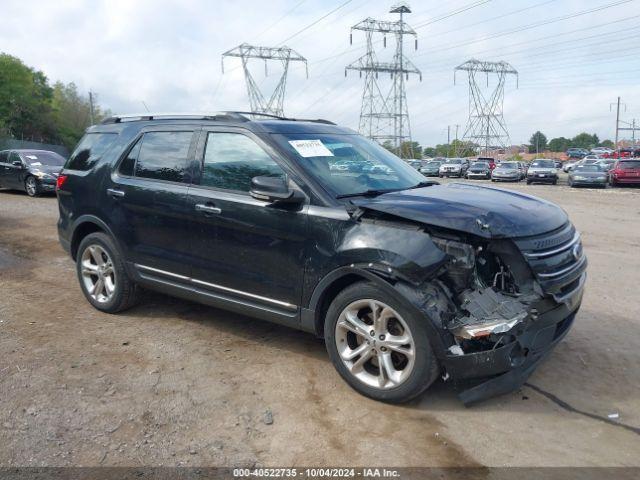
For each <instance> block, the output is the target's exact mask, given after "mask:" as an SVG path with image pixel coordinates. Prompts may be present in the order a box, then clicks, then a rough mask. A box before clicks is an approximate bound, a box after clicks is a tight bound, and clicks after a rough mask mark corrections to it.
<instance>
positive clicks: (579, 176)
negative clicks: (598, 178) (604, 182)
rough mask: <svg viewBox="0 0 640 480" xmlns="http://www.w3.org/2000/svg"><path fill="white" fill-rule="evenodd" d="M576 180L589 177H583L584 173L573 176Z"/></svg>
mask: <svg viewBox="0 0 640 480" xmlns="http://www.w3.org/2000/svg"><path fill="white" fill-rule="evenodd" d="M573 179H574V180H586V179H587V177H583V176H582V175H576V176H575V177H573Z"/></svg>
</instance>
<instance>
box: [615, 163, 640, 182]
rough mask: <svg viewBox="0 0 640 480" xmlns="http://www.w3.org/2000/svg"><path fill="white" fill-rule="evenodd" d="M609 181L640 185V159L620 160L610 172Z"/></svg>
mask: <svg viewBox="0 0 640 480" xmlns="http://www.w3.org/2000/svg"><path fill="white" fill-rule="evenodd" d="M609 183H611V186H612V187H616V186H618V185H623V184H624V185H640V160H626V159H625V160H618V161H617V162H616V163H615V165H614V167H613V169H612V170H611V171H610V172H609Z"/></svg>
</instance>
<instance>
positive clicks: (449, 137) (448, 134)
mask: <svg viewBox="0 0 640 480" xmlns="http://www.w3.org/2000/svg"><path fill="white" fill-rule="evenodd" d="M450 153H451V125H447V158H449V154H450Z"/></svg>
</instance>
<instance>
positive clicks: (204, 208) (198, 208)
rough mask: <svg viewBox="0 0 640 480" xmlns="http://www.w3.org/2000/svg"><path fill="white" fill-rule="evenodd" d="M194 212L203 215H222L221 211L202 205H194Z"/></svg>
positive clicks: (211, 206)
mask: <svg viewBox="0 0 640 480" xmlns="http://www.w3.org/2000/svg"><path fill="white" fill-rule="evenodd" d="M196 211H197V212H204V213H222V210H221V209H219V208H218V207H214V206H213V205H205V204H204V203H196Z"/></svg>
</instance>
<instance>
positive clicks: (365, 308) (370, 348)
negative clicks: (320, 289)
mask: <svg viewBox="0 0 640 480" xmlns="http://www.w3.org/2000/svg"><path fill="white" fill-rule="evenodd" d="M428 322H430V320H429V319H428V318H426V316H425V315H424V314H423V313H419V314H418V313H417V312H416V311H415V310H413V307H412V306H411V304H410V303H408V302H407V303H405V300H404V299H403V297H402V295H401V294H399V293H398V292H393V291H391V290H389V289H388V288H386V287H383V286H382V285H377V284H375V283H372V282H366V281H363V282H357V283H354V284H352V285H350V286H348V287H347V288H345V289H344V290H343V291H342V292H340V293H339V294H338V295H337V296H336V298H335V299H334V300H333V301H332V302H331V305H330V306H329V309H328V310H327V313H326V317H325V322H324V339H325V344H326V347H327V352H328V353H329V356H330V357H331V361H332V363H333V365H334V367H335V368H336V370H337V371H338V373H339V374H340V376H342V378H343V379H344V380H345V381H346V382H347V383H348V384H349V385H350V386H351V387H352V388H353V389H355V390H356V391H358V392H359V393H361V394H363V395H365V396H367V397H370V398H373V399H375V400H382V401H385V402H396V403H397V402H406V401H408V400H411V399H412V398H414V397H416V396H417V395H419V394H421V393H422V392H424V391H425V390H426V389H427V388H428V387H429V385H431V384H432V383H433V382H434V381H435V379H436V378H437V377H438V374H439V373H440V366H439V364H438V360H437V358H436V356H435V354H434V352H433V349H432V348H431V344H430V342H429V332H430V331H431V330H430V328H429V327H428Z"/></svg>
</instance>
